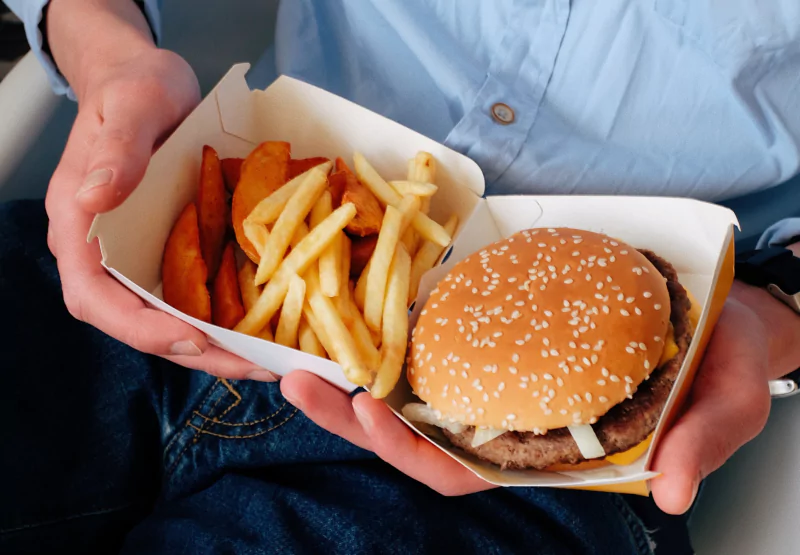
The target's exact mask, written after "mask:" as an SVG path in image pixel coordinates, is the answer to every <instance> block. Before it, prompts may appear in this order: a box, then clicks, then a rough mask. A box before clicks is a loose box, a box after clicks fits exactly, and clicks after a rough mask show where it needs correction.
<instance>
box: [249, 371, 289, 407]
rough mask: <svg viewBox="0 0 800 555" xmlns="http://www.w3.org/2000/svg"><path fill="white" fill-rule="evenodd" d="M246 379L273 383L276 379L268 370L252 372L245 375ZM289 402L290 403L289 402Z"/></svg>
mask: <svg viewBox="0 0 800 555" xmlns="http://www.w3.org/2000/svg"><path fill="white" fill-rule="evenodd" d="M247 379H248V380H253V381H256V382H275V381H277V380H278V377H277V376H276V375H275V374H273V373H272V372H270V371H269V370H253V371H252V372H250V373H249V374H247ZM289 402H290V403H291V401H289Z"/></svg>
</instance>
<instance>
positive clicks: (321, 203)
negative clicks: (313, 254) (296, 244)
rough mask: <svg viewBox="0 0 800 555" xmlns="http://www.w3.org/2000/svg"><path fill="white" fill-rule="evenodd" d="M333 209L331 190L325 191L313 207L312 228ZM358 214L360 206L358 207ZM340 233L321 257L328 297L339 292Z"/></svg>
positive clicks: (321, 278) (325, 289) (323, 288)
mask: <svg viewBox="0 0 800 555" xmlns="http://www.w3.org/2000/svg"><path fill="white" fill-rule="evenodd" d="M332 211H333V204H332V200H331V193H330V191H323V192H322V194H321V195H320V197H319V198H318V199H317V202H316V204H314V207H313V208H312V209H311V216H310V217H309V224H310V226H311V227H312V228H313V227H314V226H316V225H317V224H318V223H319V222H321V221H322V220H324V219H325V218H327V217H328V216H329V215H330V213H331V212H332ZM356 216H358V207H356ZM339 235H340V237H338V238H337V239H336V241H334V242H333V243H331V246H329V247H328V248H327V249H325V252H323V253H322V255H321V256H320V257H319V279H320V282H321V284H322V292H323V293H325V294H326V295H327V296H328V297H335V296H336V295H338V294H339V274H340V264H339V257H340V251H341V249H342V241H341V235H343V234H341V233H340V234H339Z"/></svg>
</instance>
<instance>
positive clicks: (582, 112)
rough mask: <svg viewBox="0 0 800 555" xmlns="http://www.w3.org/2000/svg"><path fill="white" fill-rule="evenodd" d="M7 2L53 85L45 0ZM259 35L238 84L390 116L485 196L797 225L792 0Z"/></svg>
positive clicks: (508, 11)
mask: <svg viewBox="0 0 800 555" xmlns="http://www.w3.org/2000/svg"><path fill="white" fill-rule="evenodd" d="M8 3H9V5H10V6H11V7H12V9H14V10H15V11H16V12H17V13H18V14H19V15H21V16H22V19H23V20H24V21H25V23H26V27H27V29H28V36H29V39H30V40H31V43H32V45H33V47H34V49H35V50H36V51H37V53H38V55H39V56H40V58H41V59H42V61H43V63H44V64H45V66H46V67H47V68H48V70H49V74H50V76H51V79H52V82H53V86H54V88H55V90H56V91H58V92H61V93H68V92H69V90H68V86H67V84H66V83H65V82H64V80H63V78H61V77H60V76H59V75H58V73H57V71H56V69H55V68H54V67H53V65H52V61H51V60H49V59H47V57H46V56H44V55H42V53H41V49H40V48H39V45H40V37H39V36H38V30H37V29H36V25H37V22H38V20H39V17H40V13H41V8H42V6H43V5H44V4H45V3H46V0H28V1H27V2H25V1H24V0H11V1H10V2H8ZM157 4H158V1H157V0H148V1H146V2H145V5H146V10H145V11H146V14H147V16H148V18H149V20H150V22H151V24H152V25H153V27H154V30H155V31H156V35H158V34H159V33H160V30H159V22H158V5H157ZM275 36H276V38H275V44H274V45H270V46H269V48H268V50H267V51H266V53H265V55H264V57H263V58H262V60H261V62H260V63H259V64H257V66H256V67H255V68H254V69H253V71H252V72H251V75H250V81H251V83H252V84H253V85H255V86H260V87H263V86H266V85H267V84H268V83H269V82H270V81H271V80H272V79H274V77H275V76H276V75H277V74H288V75H292V76H294V77H298V78H300V79H302V80H304V81H307V82H309V83H312V84H315V85H318V86H320V87H322V88H325V89H327V90H329V91H331V92H334V93H336V94H339V95H341V96H344V97H346V98H348V99H350V100H353V101H355V102H357V103H359V104H361V105H363V106H366V107H367V108H370V109H371V110H374V111H376V112H378V113H381V114H383V115H385V116H387V117H389V118H391V119H394V120H396V121H398V122H400V123H402V124H404V125H406V126H408V127H410V128H412V129H415V130H417V131H419V132H421V133H423V134H425V135H428V136H429V137H431V138H433V139H436V140H438V141H441V142H443V143H444V144H446V145H448V146H450V147H451V148H453V149H455V150H457V151H459V152H462V153H464V154H466V155H468V156H470V157H471V158H473V159H474V160H475V161H476V162H477V163H478V164H479V165H480V167H481V168H482V169H483V172H484V174H485V176H486V181H487V194H515V193H526V194H629V195H660V196H685V197H693V198H698V199H702V200H708V201H713V202H722V203H725V204H728V205H729V206H731V207H733V208H734V209H735V210H736V212H737V215H738V216H739V218H740V220H741V221H742V224H743V227H744V234H743V235H742V236H741V237H740V239H741V244H742V245H744V244H749V245H752V243H753V242H754V241H755V239H756V238H757V237H758V236H759V235H760V236H761V244H766V243H767V242H772V243H781V242H785V241H787V240H789V239H790V238H792V237H794V236H797V235H800V217H799V216H800V181H798V180H797V179H795V180H791V178H792V177H793V176H796V175H797V174H798V172H800V2H798V0H638V1H637V0H604V1H603V2H597V1H591V0H571V1H570V0H491V1H487V0H345V1H334V0H287V1H284V2H282V3H281V6H280V10H279V15H278V22H277V28H276V35H275ZM232 62H233V60H232ZM501 105H502V106H501ZM511 118H513V121H511V122H510V123H508V121H502V120H510V119H511ZM790 180H791V181H790ZM779 184H783V185H782V186H780V187H776V186H777V185H779ZM793 216H794V218H792V217H793ZM769 226H772V227H770V228H769V230H768V231H767V232H766V233H763V234H762V232H764V230H765V229H766V228H767V227H769Z"/></svg>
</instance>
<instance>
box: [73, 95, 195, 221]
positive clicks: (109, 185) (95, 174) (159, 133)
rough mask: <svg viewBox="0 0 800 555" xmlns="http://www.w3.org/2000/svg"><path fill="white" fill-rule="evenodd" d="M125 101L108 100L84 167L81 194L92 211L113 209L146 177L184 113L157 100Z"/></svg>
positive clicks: (127, 99)
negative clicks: (163, 139)
mask: <svg viewBox="0 0 800 555" xmlns="http://www.w3.org/2000/svg"><path fill="white" fill-rule="evenodd" d="M111 94H113V92H112V93H109V95H111ZM124 100H125V101H124V102H120V100H119V99H117V98H113V97H112V98H105V99H104V103H103V106H102V107H101V111H102V118H101V124H100V128H99V130H98V132H97V136H96V138H95V140H94V143H93V144H92V145H91V147H90V152H89V154H88V156H87V161H86V167H85V168H83V176H82V179H81V185H80V188H79V189H78V190H77V197H78V201H79V203H80V205H81V207H82V208H83V209H84V210H87V211H89V212H92V213H99V212H105V211H108V210H111V209H112V208H115V207H116V206H118V205H119V204H120V203H122V201H124V200H125V199H126V198H127V197H128V195H130V193H131V192H132V191H133V190H134V189H135V188H136V186H137V185H138V184H139V182H140V181H141V180H142V178H143V177H144V173H145V170H146V169H147V165H148V164H149V162H150V157H151V155H152V153H153V150H154V148H155V145H156V143H157V142H159V139H160V138H161V137H163V136H165V135H166V134H167V133H169V132H170V131H171V130H172V129H173V128H174V127H176V126H177V125H178V123H179V122H180V121H181V119H182V118H183V116H184V114H183V113H179V112H175V111H174V110H166V109H162V108H161V107H160V106H159V105H158V103H155V100H156V99H152V98H147V97H145V98H137V97H134V96H126V97H125V98H124Z"/></svg>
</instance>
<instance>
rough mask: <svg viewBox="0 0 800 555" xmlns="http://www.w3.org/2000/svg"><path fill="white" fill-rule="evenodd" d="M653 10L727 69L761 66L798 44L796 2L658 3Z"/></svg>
mask: <svg viewBox="0 0 800 555" xmlns="http://www.w3.org/2000/svg"><path fill="white" fill-rule="evenodd" d="M655 10H656V12H657V13H658V15H659V16H661V17H662V18H663V19H664V20H666V21H667V22H668V23H670V24H672V25H675V26H676V27H677V28H678V32H679V33H680V34H681V35H682V37H683V38H684V39H685V40H686V41H687V43H688V44H689V45H691V46H694V47H696V48H698V49H700V50H701V51H702V52H704V53H705V54H706V55H707V56H708V57H709V58H711V59H712V60H713V62H714V63H715V64H716V65H717V66H719V67H721V68H723V69H728V70H734V71H736V70H741V69H742V68H744V67H747V66H752V65H753V64H754V63H755V64H759V63H760V62H763V61H766V60H769V59H772V57H773V56H774V55H775V54H780V53H781V52H783V51H784V50H786V49H787V48H788V47H790V46H791V47H793V49H796V48H797V46H798V42H799V41H800V31H798V30H799V29H800V2H798V0H655Z"/></svg>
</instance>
